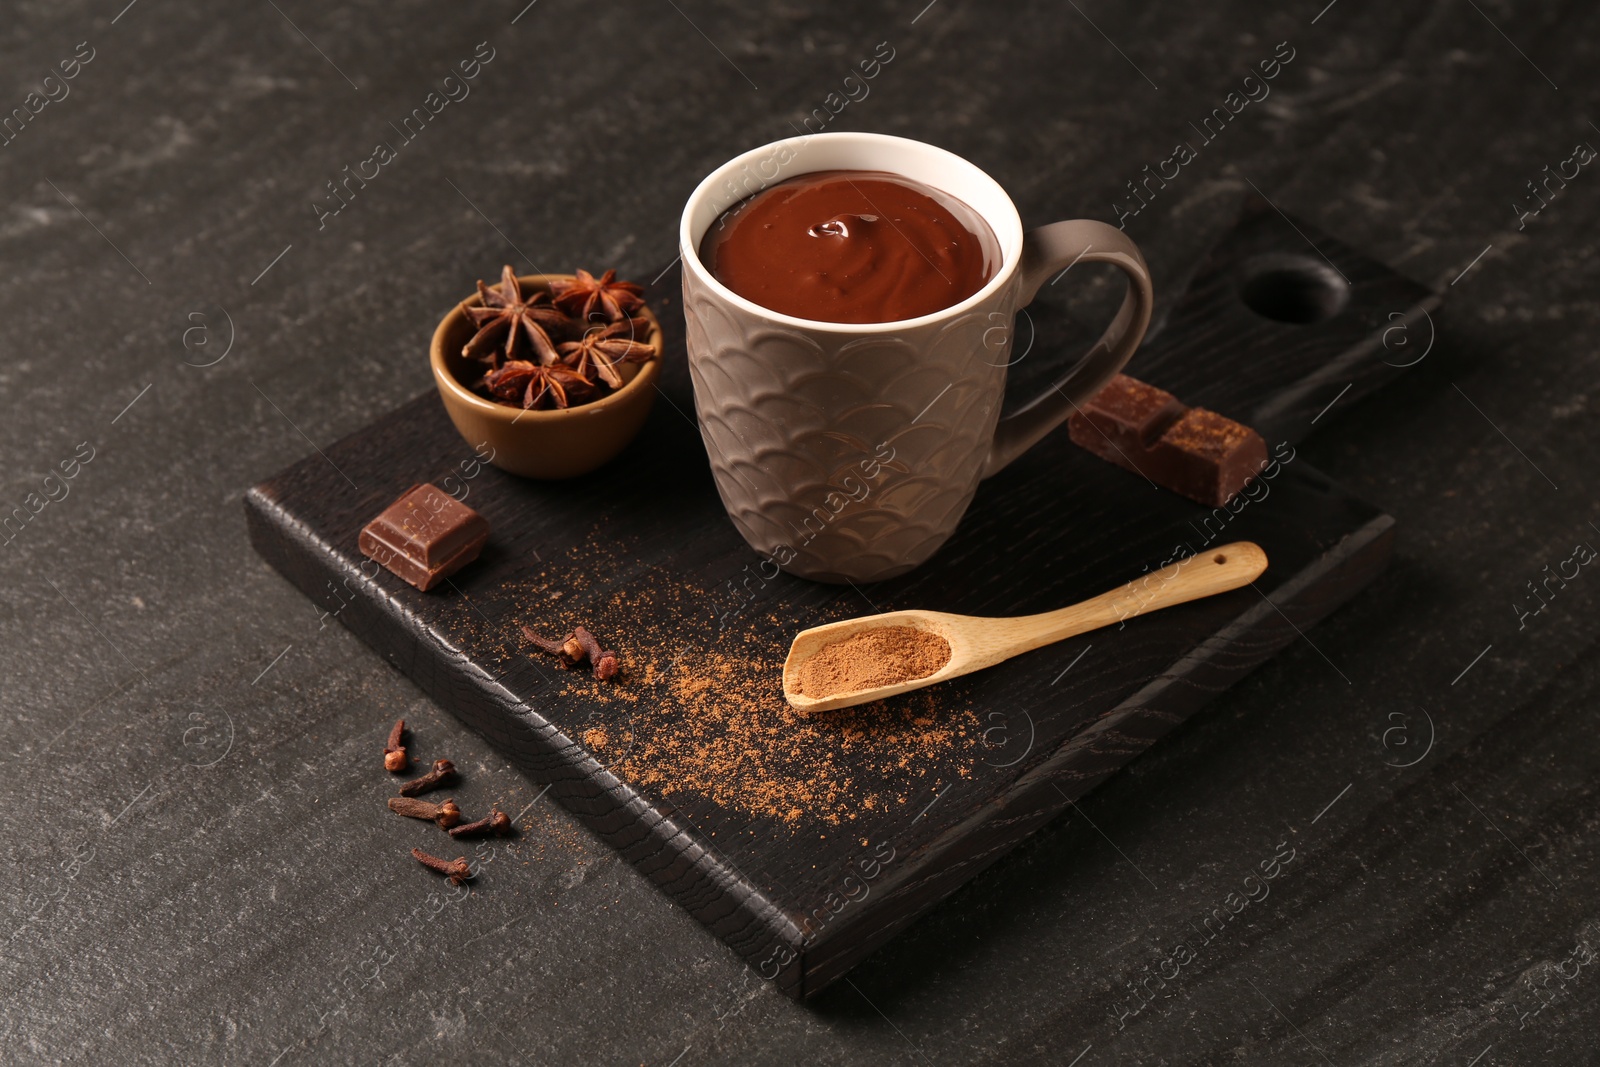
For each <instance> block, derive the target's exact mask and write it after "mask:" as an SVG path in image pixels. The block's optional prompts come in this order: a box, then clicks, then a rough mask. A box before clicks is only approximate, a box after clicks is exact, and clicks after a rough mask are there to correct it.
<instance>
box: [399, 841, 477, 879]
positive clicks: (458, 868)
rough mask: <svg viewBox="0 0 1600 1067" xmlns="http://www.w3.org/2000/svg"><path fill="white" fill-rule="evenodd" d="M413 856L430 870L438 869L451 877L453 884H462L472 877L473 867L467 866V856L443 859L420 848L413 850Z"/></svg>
mask: <svg viewBox="0 0 1600 1067" xmlns="http://www.w3.org/2000/svg"><path fill="white" fill-rule="evenodd" d="M411 856H412V858H413V859H415V860H416V861H417V862H418V863H420V864H422V865H423V866H424V867H426V868H428V870H430V871H438V872H439V873H440V874H442V875H445V876H447V877H448V878H449V879H450V884H451V885H460V884H461V883H462V882H465V881H466V880H467V879H468V878H471V877H472V868H471V867H469V866H467V858H466V857H465V856H462V857H460V858H458V859H453V860H442V859H440V858H439V857H438V856H430V855H428V854H427V853H426V852H424V851H422V850H421V849H420V848H414V849H412V850H411Z"/></svg>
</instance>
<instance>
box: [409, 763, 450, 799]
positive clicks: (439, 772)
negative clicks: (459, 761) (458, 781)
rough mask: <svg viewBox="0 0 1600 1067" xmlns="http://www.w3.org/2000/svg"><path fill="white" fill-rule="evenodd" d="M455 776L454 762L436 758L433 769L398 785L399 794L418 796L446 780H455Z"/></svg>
mask: <svg viewBox="0 0 1600 1067" xmlns="http://www.w3.org/2000/svg"><path fill="white" fill-rule="evenodd" d="M455 777H456V765H455V764H454V763H451V762H450V761H449V760H447V759H436V760H434V761H433V770H431V771H429V772H428V773H427V774H424V775H423V776H422V777H420V778H413V779H411V781H409V782H407V783H406V784H405V785H402V786H401V787H400V795H401V796H403V797H414V796H420V795H421V794H423V793H426V792H428V791H429V790H430V789H437V788H438V787H439V786H441V785H443V784H445V783H446V782H452V781H455Z"/></svg>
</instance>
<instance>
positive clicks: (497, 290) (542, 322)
mask: <svg viewBox="0 0 1600 1067" xmlns="http://www.w3.org/2000/svg"><path fill="white" fill-rule="evenodd" d="M478 296H479V297H480V298H481V299H482V301H483V306H482V307H466V306H463V307H462V309H461V310H462V311H464V312H466V314H467V317H468V318H469V319H471V320H472V323H473V325H475V326H477V327H478V332H477V333H476V334H474V335H473V337H472V340H470V341H468V342H467V343H466V344H465V345H464V346H463V347H462V349H461V354H462V355H464V356H467V357H468V358H470V359H481V360H483V361H484V362H486V363H488V364H489V367H490V369H491V370H498V369H499V368H500V364H501V363H502V362H504V361H506V360H517V359H519V358H520V352H521V350H522V347H523V346H522V344H520V343H519V342H521V341H523V340H526V341H527V343H528V344H531V345H532V346H533V350H534V352H535V354H537V356H538V359H539V362H540V363H543V364H550V363H554V362H556V360H557V358H558V354H557V352H556V343H555V341H554V340H553V339H552V338H551V336H550V331H552V330H554V331H555V332H556V333H557V334H558V335H560V334H562V333H563V332H564V331H565V328H566V327H567V326H568V325H569V324H570V320H569V319H568V318H567V317H566V316H565V315H563V314H562V313H561V312H560V311H558V310H556V308H555V306H554V305H553V304H552V303H551V302H550V294H548V293H545V292H542V291H541V292H537V293H534V294H533V296H531V297H529V298H528V299H526V300H524V299H523V296H522V286H521V285H520V284H518V282H517V276H516V274H515V273H513V272H512V270H511V267H510V266H507V267H506V268H505V270H504V271H503V272H502V274H501V277H500V284H499V285H498V286H487V285H484V284H483V280H482V279H479V281H478ZM502 341H503V342H504V350H503V351H502V349H501V342H502Z"/></svg>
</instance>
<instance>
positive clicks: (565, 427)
mask: <svg viewBox="0 0 1600 1067" xmlns="http://www.w3.org/2000/svg"><path fill="white" fill-rule="evenodd" d="M572 280H573V276H572V275H570V274H528V275H524V276H522V277H519V278H518V279H517V281H518V282H519V283H520V284H521V286H522V291H523V293H524V294H529V293H532V292H536V291H540V290H543V291H546V292H548V291H549V289H550V283H551V282H552V281H572ZM480 303H482V301H481V300H480V299H479V297H478V295H477V294H476V293H474V294H473V295H472V296H470V297H468V298H467V299H466V300H465V301H463V302H462V304H464V305H466V306H468V307H476V306H478V305H479V304H480ZM461 307H462V305H461V304H458V305H456V307H454V308H452V309H451V311H450V314H448V315H446V316H445V317H444V321H443V322H441V323H439V328H438V329H436V330H434V331H433V347H432V351H431V352H430V354H429V361H430V362H431V363H432V364H433V383H434V385H436V386H438V388H439V399H441V400H443V401H444V409H445V411H447V412H448V413H449V415H450V421H451V422H453V423H455V427H456V430H457V431H458V432H459V433H460V434H461V437H462V439H463V440H464V441H466V442H467V445H468V446H469V447H471V448H473V449H474V450H477V451H478V452H479V453H480V454H482V453H483V452H486V451H488V450H489V449H493V452H492V453H490V454H491V455H492V458H491V459H490V460H489V462H491V463H493V464H494V465H495V466H496V467H499V468H500V469H501V470H505V471H510V472H511V473H512V474H520V475H522V476H523V477H525V478H576V477H577V476H578V475H580V474H588V473H589V472H590V471H592V470H594V469H595V468H596V467H599V466H601V465H603V464H605V463H607V462H609V461H610V460H612V459H614V458H615V457H616V455H617V453H619V452H621V451H622V450H623V449H624V448H626V447H627V446H628V442H630V441H632V440H633V439H634V437H636V436H637V435H638V433H639V430H640V428H642V427H643V426H644V420H645V418H646V416H648V415H649V414H650V406H651V405H652V404H653V403H655V399H656V381H657V379H659V378H660V377H661V323H660V322H658V321H657V320H656V317H655V313H654V312H652V311H651V310H650V309H649V308H648V307H645V308H642V309H641V310H640V311H639V312H638V314H637V317H639V318H643V319H646V320H648V321H649V323H650V332H649V334H648V335H647V336H646V337H645V338H644V341H645V342H646V343H647V344H649V345H650V346H651V347H652V348H654V349H655V350H656V354H655V358H653V359H651V360H649V361H648V362H646V363H629V364H626V365H624V366H623V367H622V368H621V374H622V378H623V383H622V388H621V389H618V390H617V391H616V392H614V393H612V394H611V395H610V396H608V397H605V398H604V399H601V400H596V401H594V402H593V403H591V404H580V405H578V406H577V407H571V408H565V409H556V410H551V411H524V410H523V409H521V408H516V407H510V406H509V405H506V404H496V403H495V402H494V401H492V400H485V399H484V398H483V397H481V396H479V395H477V394H476V393H474V392H473V391H472V390H470V389H468V388H467V387H466V386H465V385H464V384H462V379H463V378H468V379H470V378H472V377H474V376H476V375H478V374H481V373H483V369H482V366H481V365H480V364H478V363H477V361H475V360H470V359H468V358H466V357H465V356H463V355H462V354H461V346H462V345H464V344H466V343H467V342H468V341H469V340H471V338H472V335H473V334H474V333H476V332H477V330H476V327H474V326H473V325H472V321H471V320H470V319H468V318H467V316H466V313H465V312H464V311H462V310H461Z"/></svg>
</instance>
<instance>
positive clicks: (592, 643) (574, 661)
mask: <svg viewBox="0 0 1600 1067" xmlns="http://www.w3.org/2000/svg"><path fill="white" fill-rule="evenodd" d="M522 635H523V636H524V637H526V638H527V639H528V640H529V641H530V642H531V643H532V644H534V645H535V646H536V647H538V648H540V649H542V650H544V651H545V652H548V653H550V654H551V655H553V656H555V657H556V658H557V659H559V660H560V661H561V666H562V667H564V668H565V669H567V670H571V669H573V668H574V667H576V666H578V664H580V663H582V662H583V661H584V660H588V661H589V665H590V666H591V667H592V668H593V669H594V675H595V677H596V678H599V679H600V680H601V681H602V682H604V681H609V680H610V679H612V678H615V677H616V676H617V673H618V672H619V671H620V670H621V669H622V664H621V662H620V661H619V660H618V659H617V654H616V653H615V652H613V651H611V650H610V649H607V648H601V647H600V641H599V639H598V638H597V637H595V635H594V634H592V633H590V632H589V631H588V630H587V629H586V628H585V627H582V626H578V627H574V628H573V631H572V633H570V634H568V635H567V636H566V637H563V638H561V639H560V640H559V641H552V640H551V639H550V638H548V637H540V636H539V635H538V634H537V633H535V632H534V631H533V630H532V629H531V628H529V627H527V626H524V627H523V628H522Z"/></svg>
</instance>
